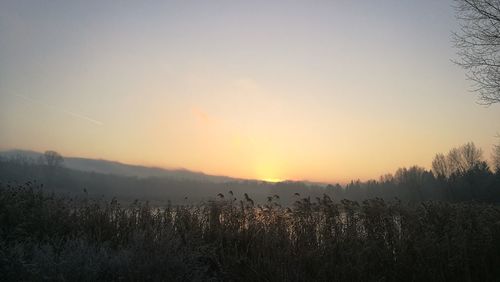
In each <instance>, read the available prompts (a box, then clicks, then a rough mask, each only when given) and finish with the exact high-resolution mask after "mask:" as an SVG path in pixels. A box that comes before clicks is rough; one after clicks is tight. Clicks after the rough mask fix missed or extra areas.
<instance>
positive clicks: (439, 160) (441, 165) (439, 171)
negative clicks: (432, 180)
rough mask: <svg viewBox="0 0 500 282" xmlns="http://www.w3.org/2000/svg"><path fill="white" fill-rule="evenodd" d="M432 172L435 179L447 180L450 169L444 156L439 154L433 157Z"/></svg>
mask: <svg viewBox="0 0 500 282" xmlns="http://www.w3.org/2000/svg"><path fill="white" fill-rule="evenodd" d="M432 172H433V173H434V175H435V176H436V177H444V178H447V177H449V176H450V174H451V172H450V168H449V167H448V162H447V160H446V157H445V155H444V154H442V153H440V154H437V155H436V156H435V157H434V160H433V161H432Z"/></svg>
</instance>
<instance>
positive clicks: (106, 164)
mask: <svg viewBox="0 0 500 282" xmlns="http://www.w3.org/2000/svg"><path fill="white" fill-rule="evenodd" d="M0 156H2V157H5V158H26V159H29V160H38V159H39V158H40V157H42V156H43V153H40V152H35V151H29V150H8V151H2V152H0ZM63 157H64V156H63ZM63 166H64V167H66V168H69V169H74V170H79V171H86V172H96V173H103V174H112V175H122V176H132V177H139V178H147V177H159V178H170V179H177V180H195V181H209V182H215V183H223V182H228V181H235V180H239V179H235V178H231V177H227V176H218V175H208V174H204V173H202V172H194V171H190V170H186V169H164V168H159V167H147V166H140V165H130V164H124V163H120V162H116V161H108V160H102V159H88V158H76V157H64V164H63Z"/></svg>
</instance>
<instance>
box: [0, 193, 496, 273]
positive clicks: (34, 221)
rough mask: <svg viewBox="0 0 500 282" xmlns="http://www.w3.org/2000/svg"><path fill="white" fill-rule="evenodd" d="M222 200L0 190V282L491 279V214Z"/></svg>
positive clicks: (431, 206) (451, 206)
mask: <svg viewBox="0 0 500 282" xmlns="http://www.w3.org/2000/svg"><path fill="white" fill-rule="evenodd" d="M231 194H232V193H230V192H228V193H226V195H222V194H220V195H219V196H218V200H216V201H210V202H205V203H201V204H199V205H191V206H171V205H168V206H166V207H165V208H161V209H158V208H152V207H150V206H149V205H148V203H141V202H135V203H134V204H132V205H130V206H127V207H122V206H121V205H120V204H119V203H118V202H117V201H116V200H112V201H105V200H100V201H99V200H90V199H88V198H86V197H85V196H83V197H80V198H62V197H57V196H54V195H50V194H46V193H44V191H43V188H40V187H39V186H38V185H35V184H32V183H26V184H23V185H6V184H2V185H1V186H0V260H1V262H0V276H2V277H0V280H2V281H44V280H45V281H332V280H334V281H423V280H429V281H494V280H498V278H499V277H500V268H498V265H500V208H499V207H498V206H494V205H487V204H479V203H473V202H468V203H444V202H424V203H421V204H418V205H415V206H406V205H403V204H401V203H399V202H397V201H394V202H385V201H383V200H382V199H372V200H366V201H364V202H363V203H361V204H358V203H357V202H354V201H348V200H342V201H340V202H336V201H334V200H332V199H330V198H329V197H328V196H326V195H325V196H323V197H322V198H318V199H315V200H311V199H309V198H304V199H300V197H299V196H298V195H296V196H295V197H296V198H297V201H296V202H295V204H294V205H293V207H290V208H286V207H281V206H280V205H279V199H278V198H277V197H270V198H269V199H268V202H267V204H265V205H262V206H259V205H254V204H253V201H252V199H250V198H249V197H247V196H246V197H245V198H244V199H243V200H236V199H235V198H234V197H233V196H232V195H231Z"/></svg>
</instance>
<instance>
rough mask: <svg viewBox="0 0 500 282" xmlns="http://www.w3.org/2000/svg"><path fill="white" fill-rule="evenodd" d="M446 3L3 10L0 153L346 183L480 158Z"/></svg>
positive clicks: (480, 109)
mask: <svg viewBox="0 0 500 282" xmlns="http://www.w3.org/2000/svg"><path fill="white" fill-rule="evenodd" d="M452 3H453V1H439V2H438V1H384V2H383V3H374V2H372V1H360V2H356V3H351V2H349V1H317V2H314V3H312V2H306V1H290V2H286V3H284V2H272V3H271V2H268V1H251V2H250V1H220V2H210V3H209V2H196V3H195V2H187V1H167V2H162V1H152V2H148V3H147V4H145V3H136V2H132V1H130V2H129V1H123V2H119V3H110V2H109V3H108V2H106V3H101V2H92V1H81V2H79V1H74V2H71V3H68V2H65V1H52V2H46V3H42V2H29V1H28V2H20V1H2V2H1V3H0V37H1V38H3V39H4V40H2V41H0V62H1V64H0V150H7V149H26V150H35V151H40V152H43V151H45V150H55V151H58V152H59V153H61V154H62V155H63V156H75V157H86V158H102V159H106V160H112V161H119V162H123V163H128V164H137V165H145V166H156V167H163V168H185V169H188V170H192V171H200V172H204V173H206V174H211V175H226V176H230V177H235V178H247V179H262V180H264V179H267V180H285V179H289V180H309V181H317V182H326V183H335V182H340V183H345V182H347V181H350V180H352V179H354V180H355V179H360V180H367V179H378V177H379V176H380V175H383V174H386V173H392V172H394V171H395V170H396V169H397V168H399V167H404V166H411V165H418V166H422V167H425V168H430V165H431V162H432V159H433V158H434V156H435V154H436V153H440V152H442V153H445V152H447V151H448V150H449V149H451V148H453V147H457V146H459V145H461V144H464V143H466V142H469V141H473V142H475V143H476V145H478V147H481V148H482V149H483V153H484V156H485V157H486V158H489V155H490V152H491V148H492V145H493V144H497V143H498V138H496V137H495V135H496V134H498V133H499V132H500V129H499V127H498V121H499V120H500V111H499V105H498V104H497V105H492V106H490V107H485V106H482V105H479V104H478V103H477V97H476V96H475V95H474V94H473V93H470V91H469V89H470V82H468V81H467V80H466V78H465V74H464V71H463V69H461V68H460V67H459V66H457V65H455V64H454V63H453V62H452V60H453V59H455V58H456V55H455V53H456V50H455V49H454V48H453V44H452V42H451V32H452V31H454V30H457V28H458V23H457V20H456V19H455V12H454V9H453V7H452Z"/></svg>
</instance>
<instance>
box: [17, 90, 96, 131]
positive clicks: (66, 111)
mask: <svg viewBox="0 0 500 282" xmlns="http://www.w3.org/2000/svg"><path fill="white" fill-rule="evenodd" d="M15 96H16V97H19V98H21V99H24V100H26V101H29V102H31V103H33V104H37V105H40V106H43V107H45V108H48V109H51V110H55V111H58V112H61V113H64V114H67V115H69V116H72V117H74V118H78V119H81V120H85V121H88V122H90V123H93V124H95V125H99V126H101V125H104V123H103V122H101V121H98V120H96V119H93V118H91V117H88V116H85V115H82V114H79V113H75V112H72V111H68V110H64V109H58V108H56V107H54V106H51V105H49V104H46V103H43V102H41V101H39V100H35V99H33V98H30V97H27V96H24V95H19V94H16V95H15Z"/></svg>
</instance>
